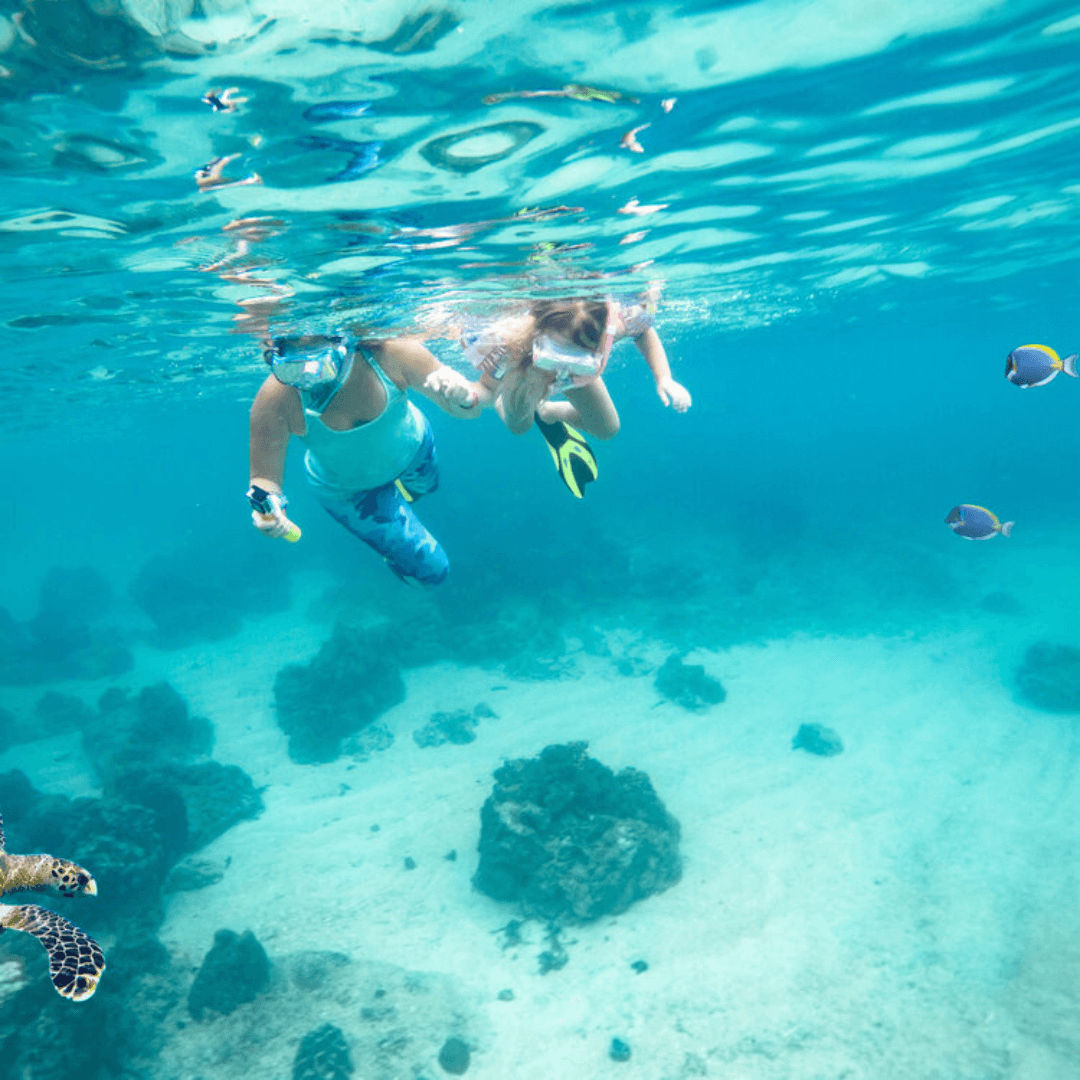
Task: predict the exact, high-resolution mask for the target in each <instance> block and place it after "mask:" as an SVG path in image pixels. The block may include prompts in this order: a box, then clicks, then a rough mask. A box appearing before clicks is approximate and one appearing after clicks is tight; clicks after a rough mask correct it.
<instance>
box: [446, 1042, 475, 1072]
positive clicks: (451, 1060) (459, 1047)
mask: <svg viewBox="0 0 1080 1080" xmlns="http://www.w3.org/2000/svg"><path fill="white" fill-rule="evenodd" d="M471 1057H472V1053H471V1051H470V1050H469V1044H468V1043H467V1042H465V1041H464V1039H459V1038H458V1037H457V1036H456V1035H451V1036H450V1038H449V1039H447V1040H446V1042H444V1043H443V1044H442V1049H441V1050H440V1051H439V1064H440V1065H441V1066H442V1069H443V1072H448V1073H450V1074H451V1075H453V1076H461V1075H462V1074H463V1073H466V1072H468V1069H469V1061H470V1059H471Z"/></svg>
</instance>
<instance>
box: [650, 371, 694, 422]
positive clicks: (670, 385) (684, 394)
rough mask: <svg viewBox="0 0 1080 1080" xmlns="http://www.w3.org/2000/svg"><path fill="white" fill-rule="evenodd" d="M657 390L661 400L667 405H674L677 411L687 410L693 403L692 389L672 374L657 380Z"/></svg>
mask: <svg viewBox="0 0 1080 1080" xmlns="http://www.w3.org/2000/svg"><path fill="white" fill-rule="evenodd" d="M656 392H657V393H658V394H659V395H660V400H661V401H662V402H663V403H664V404H665V405H671V406H673V407H674V409H675V411H676V412H677V413H684V412H686V410H687V409H689V408H690V405H691V404H692V401H691V398H690V391H689V390H687V389H686V387H685V386H683V384H682V383H678V382H676V381H675V380H674V379H673V378H671V376H670V375H669V376H667V377H666V378H663V379H657V380H656Z"/></svg>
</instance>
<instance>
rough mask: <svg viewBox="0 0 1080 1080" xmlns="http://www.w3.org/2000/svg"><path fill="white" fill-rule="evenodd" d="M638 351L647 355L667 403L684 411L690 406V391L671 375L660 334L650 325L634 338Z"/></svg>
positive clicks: (662, 399) (664, 401) (647, 361)
mask: <svg viewBox="0 0 1080 1080" xmlns="http://www.w3.org/2000/svg"><path fill="white" fill-rule="evenodd" d="M634 344H635V345H636V346H637V347H638V351H639V352H640V353H641V355H642V356H643V357H645V363H646V364H648V365H649V370H650V371H651V372H652V376H653V378H654V379H655V380H656V392H657V393H658V394H659V395H660V400H661V401H662V402H663V403H664V404H665V405H673V406H674V407H675V411H676V412H680V413H684V412H686V410H687V409H689V408H690V405H691V398H690V391H689V390H687V389H686V387H685V386H683V385H682V383H679V382H676V381H675V380H674V379H673V378H672V377H671V365H670V364H669V363H668V358H667V353H666V352H665V351H664V343H663V342H662V341H661V340H660V335H659V334H658V333H657V332H656V331H655V330H654V329H653V328H652V327H651V326H650V327H649V329H648V330H646V331H645V333H644V334H639V335H638V336H637V337H636V338H634Z"/></svg>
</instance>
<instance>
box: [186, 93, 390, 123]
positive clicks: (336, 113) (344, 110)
mask: <svg viewBox="0 0 1080 1080" xmlns="http://www.w3.org/2000/svg"><path fill="white" fill-rule="evenodd" d="M204 100H205V99H204ZM370 108H371V102H370V101H320V102H319V104H318V105H309V106H308V107H307V108H306V109H305V110H304V119H305V120H310V121H311V122H312V123H313V124H318V123H321V122H322V121H324V120H352V119H353V118H354V117H357V116H363V115H364V113H366V112H367V111H368V109H370Z"/></svg>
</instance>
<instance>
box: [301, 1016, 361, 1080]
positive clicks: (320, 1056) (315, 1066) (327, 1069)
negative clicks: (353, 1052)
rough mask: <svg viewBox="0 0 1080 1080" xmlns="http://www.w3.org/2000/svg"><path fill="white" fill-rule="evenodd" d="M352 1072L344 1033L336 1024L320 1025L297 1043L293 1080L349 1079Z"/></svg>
mask: <svg viewBox="0 0 1080 1080" xmlns="http://www.w3.org/2000/svg"><path fill="white" fill-rule="evenodd" d="M353 1071H354V1070H353V1063H352V1058H351V1057H350V1055H349V1044H348V1043H347V1042H346V1041H345V1033H344V1032H343V1031H342V1030H341V1028H339V1027H337V1026H336V1025H334V1024H323V1026H322V1027H318V1028H315V1030H314V1031H309V1032H308V1033H307V1034H306V1035H305V1036H304V1037H303V1039H301V1040H300V1048H299V1049H298V1050H297V1051H296V1061H295V1062H294V1063H293V1072H292V1074H293V1080H348V1077H350V1076H352V1074H353Z"/></svg>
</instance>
